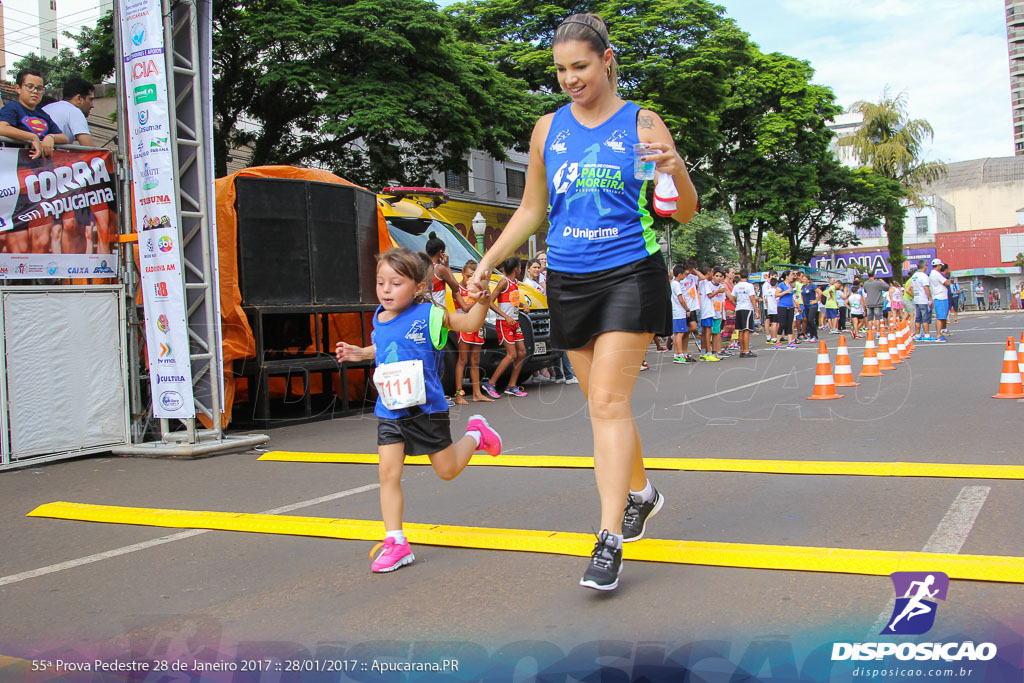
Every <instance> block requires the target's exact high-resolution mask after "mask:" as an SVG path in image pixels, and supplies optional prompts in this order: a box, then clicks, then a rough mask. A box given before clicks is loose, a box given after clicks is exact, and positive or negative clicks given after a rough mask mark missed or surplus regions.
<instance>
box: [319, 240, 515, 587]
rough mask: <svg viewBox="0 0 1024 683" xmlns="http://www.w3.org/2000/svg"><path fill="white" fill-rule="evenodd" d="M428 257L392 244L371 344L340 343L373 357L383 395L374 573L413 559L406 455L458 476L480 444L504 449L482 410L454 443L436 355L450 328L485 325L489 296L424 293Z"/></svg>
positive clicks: (344, 357) (381, 270)
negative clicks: (451, 297)
mask: <svg viewBox="0 0 1024 683" xmlns="http://www.w3.org/2000/svg"><path fill="white" fill-rule="evenodd" d="M431 265H432V264H431V262H430V261H429V260H428V259H427V258H426V257H425V256H424V255H422V254H418V253H416V252H414V251H411V250H409V249H404V248H399V249H391V250H390V251H388V252H387V253H385V254H383V255H381V256H380V257H378V261H377V299H378V300H379V301H380V306H379V307H378V308H377V310H376V311H375V312H374V314H373V333H372V335H371V339H372V341H373V343H372V344H371V345H370V346H367V347H358V346H353V345H352V344H347V343H345V342H338V344H337V346H336V347H335V355H336V356H337V358H338V360H339V361H359V360H369V359H371V358H372V359H374V360H375V361H376V364H377V369H376V371H375V372H374V373H373V382H374V384H375V385H376V386H377V391H378V398H377V406H376V408H375V409H374V414H375V415H377V417H378V418H379V422H378V424H377V453H378V455H379V456H380V467H379V476H380V509H381V515H382V516H383V518H384V529H385V531H386V535H385V538H384V542H383V543H382V544H379V545H378V546H377V547H375V548H374V549H373V551H371V553H370V555H371V557H372V556H373V552H376V550H377V548H378V547H380V546H383V547H384V550H383V552H381V554H380V555H378V556H377V559H375V560H374V561H373V566H372V570H373V571H374V572H390V571H394V570H395V569H398V568H399V567H402V566H404V565H407V564H410V563H411V562H412V561H413V560H414V559H415V558H414V557H413V554H412V550H411V549H410V548H409V543H408V541H406V539H405V534H404V533H403V531H402V508H403V506H404V502H405V499H404V497H403V495H402V468H403V466H404V464H405V456H406V455H423V454H426V455H429V457H430V464H431V465H432V466H433V468H434V472H435V473H437V476H439V477H441V478H442V479H444V480H446V481H450V480H452V479H454V478H455V477H457V476H458V475H459V473H460V472H462V470H464V469H465V468H466V465H468V464H469V460H470V458H471V457H472V456H473V453H474V452H475V451H477V450H484V451H486V452H487V453H489V454H491V455H499V454H500V453H501V437H500V436H498V433H497V432H495V431H494V430H493V429H491V427H490V425H488V424H487V420H485V419H484V418H483V417H482V416H480V415H473V416H472V417H470V418H469V422H468V423H467V425H466V433H465V435H464V436H463V437H462V438H460V439H459V440H458V441H456V442H454V443H453V442H452V436H451V429H450V425H449V417H448V403H447V401H445V398H444V390H443V389H442V388H441V378H440V377H439V376H438V374H437V367H438V356H439V355H440V354H441V353H442V350H443V349H444V347H445V343H446V342H447V340H448V330H454V331H456V332H472V331H475V330H478V329H480V326H481V325H482V324H483V322H484V316H485V315H486V314H487V305H488V299H487V298H486V296H485V297H484V298H482V299H480V300H478V301H477V303H476V305H475V306H473V308H472V310H471V311H470V312H469V313H468V314H465V315H463V314H453V313H449V312H448V311H447V310H445V309H444V308H441V307H439V306H436V305H434V304H433V303H432V302H431V301H430V300H429V298H427V296H426V292H427V282H428V281H429V279H430V275H431Z"/></svg>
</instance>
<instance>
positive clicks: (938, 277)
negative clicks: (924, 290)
mask: <svg viewBox="0 0 1024 683" xmlns="http://www.w3.org/2000/svg"><path fill="white" fill-rule="evenodd" d="M945 270H946V266H945V264H944V263H943V262H942V259H937V258H935V259H932V272H931V273H929V274H928V285H929V287H930V289H931V295H932V306H933V307H934V309H935V332H936V335H937V336H938V340H937V341H940V342H945V341H949V340H948V339H946V336H945V335H944V334H943V332H945V331H946V320H948V319H949V290H948V289H946V287H947V286H949V278H947V277H946V273H945Z"/></svg>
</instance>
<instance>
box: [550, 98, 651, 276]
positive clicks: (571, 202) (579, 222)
mask: <svg viewBox="0 0 1024 683" xmlns="http://www.w3.org/2000/svg"><path fill="white" fill-rule="evenodd" d="M570 107H571V105H568V104H567V105H565V106H564V107H562V108H561V109H559V110H558V111H557V112H555V116H554V119H553V120H552V121H551V129H550V130H549V131H548V137H547V140H545V141H544V167H545V169H546V170H547V175H548V178H547V181H548V197H549V201H550V203H551V208H550V211H549V212H548V221H549V223H550V227H549V228H548V236H547V252H548V267H549V268H551V269H552V270H557V271H561V272H564V273H592V272H595V271H598V270H605V269H607V268H616V267H618V266H623V265H625V264H627V263H633V262H634V261H639V260H640V259H643V258H646V257H648V256H650V255H651V254H656V253H658V242H657V236H656V235H655V234H654V231H653V230H652V229H651V225H652V223H654V219H653V217H652V216H651V214H650V212H649V211H648V210H647V181H645V180H636V179H635V178H634V177H633V144H634V143H636V142H639V141H640V140H639V137H638V136H637V130H636V117H637V114H638V113H639V111H640V106H639V105H637V104H635V103H633V102H627V103H626V104H625V105H623V106H622V108H620V109H619V111H617V112H616V113H615V114H614V115H612V117H611V118H610V119H608V120H607V121H605V122H604V123H602V124H601V125H600V126H598V127H597V128H587V127H585V126H583V125H581V124H580V123H579V122H578V121H577V120H576V117H574V116H573V115H572V111H571V109H570Z"/></svg>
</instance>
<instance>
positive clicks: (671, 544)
mask: <svg viewBox="0 0 1024 683" xmlns="http://www.w3.org/2000/svg"><path fill="white" fill-rule="evenodd" d="M28 516H29V517H54V518H57V519H74V520H80V521H87V522H106V523H110V524H139V525H144V526H159V527H174V528H182V529H216V530H221V531H248V532H253V533H265V534H288V535H293V536H318V537H324V538H338V539H346V540H354V541H378V540H380V539H381V538H383V536H384V525H383V523H381V522H379V521H370V520H358V519H330V518H323V517H291V516H280V515H259V514H246V513H237V512H201V511H194V510H160V509H151V508H132V507H115V506H109V505H87V504H82V503H66V502H56V503H48V504H46V505H41V506H39V507H38V508H36V509H35V510H33V511H32V512H30V513H29V515H28ZM405 534H406V537H407V538H408V539H409V541H410V542H411V543H417V544H420V545H437V546H446V547H452V548H477V549H483V550H511V551H521V552H535V553H548V554H553V555H574V556H579V557H589V555H590V552H591V549H592V548H593V545H594V537H593V536H592V535H589V534H577V533H569V532H564V531H535V530H529V529H488V528H482V527H460V526H445V525H439V524H406V525H405ZM623 557H624V559H627V560H642V561H646V562H670V563H675V564H692V565H708V566H717V567H743V568H748V569H784V570H790V571H811V572H832V573H842V574H871V575H877V576H888V575H889V574H892V573H893V572H895V571H932V572H935V571H940V572H945V573H946V574H947V575H949V577H950V578H952V579H968V580H973V581H1000V582H1007V583H1024V557H1004V556H996V555H948V554H939V553H921V552H902V551H891V550H857V549H847V548H814V547H800V546H784V545H756V544H745V543H713V542H706V541H672V540H660V539H653V538H647V539H643V540H640V541H636V542H635V543H629V544H627V545H626V546H625V548H624V553H623Z"/></svg>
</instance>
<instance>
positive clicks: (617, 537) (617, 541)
mask: <svg viewBox="0 0 1024 683" xmlns="http://www.w3.org/2000/svg"><path fill="white" fill-rule="evenodd" d="M608 540H610V541H611V542H612V544H613V545H614V546H615V547H616V548H622V534H613V533H609V534H608Z"/></svg>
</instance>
